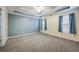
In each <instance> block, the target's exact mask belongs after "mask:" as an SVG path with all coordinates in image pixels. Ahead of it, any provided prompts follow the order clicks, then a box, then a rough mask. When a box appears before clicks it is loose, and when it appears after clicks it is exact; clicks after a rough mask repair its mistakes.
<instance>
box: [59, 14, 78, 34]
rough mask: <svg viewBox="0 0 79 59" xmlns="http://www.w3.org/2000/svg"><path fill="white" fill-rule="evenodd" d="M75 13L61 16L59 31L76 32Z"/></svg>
mask: <svg viewBox="0 0 79 59" xmlns="http://www.w3.org/2000/svg"><path fill="white" fill-rule="evenodd" d="M75 20H76V19H75V14H74V13H72V14H69V15H64V16H59V28H58V31H59V32H63V33H72V34H76V24H75Z"/></svg>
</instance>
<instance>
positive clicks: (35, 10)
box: [7, 6, 78, 17]
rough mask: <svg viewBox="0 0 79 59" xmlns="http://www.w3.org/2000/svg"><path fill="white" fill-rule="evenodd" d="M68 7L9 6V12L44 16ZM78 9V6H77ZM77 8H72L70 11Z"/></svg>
mask: <svg viewBox="0 0 79 59" xmlns="http://www.w3.org/2000/svg"><path fill="white" fill-rule="evenodd" d="M66 7H68V6H7V9H8V12H14V11H18V12H20V13H24V14H27V15H31V16H35V17H36V16H38V17H39V16H44V15H51V14H54V13H56V11H57V10H60V9H62V8H66ZM77 7H78V6H77ZM74 8H76V6H74V7H73V6H71V7H70V9H69V10H72V9H74Z"/></svg>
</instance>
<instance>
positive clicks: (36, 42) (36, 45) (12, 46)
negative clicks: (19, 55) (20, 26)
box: [0, 33, 79, 52]
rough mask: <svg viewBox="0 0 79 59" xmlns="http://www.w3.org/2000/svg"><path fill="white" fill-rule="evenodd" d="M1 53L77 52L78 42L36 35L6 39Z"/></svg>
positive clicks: (0, 49) (40, 34)
mask: <svg viewBox="0 0 79 59" xmlns="http://www.w3.org/2000/svg"><path fill="white" fill-rule="evenodd" d="M0 51H2V52H77V51H79V42H74V41H70V40H66V39H60V38H57V37H53V36H49V35H45V34H42V33H37V34H33V35H27V36H21V37H17V38H10V39H8V41H7V43H6V45H5V46H4V47H0Z"/></svg>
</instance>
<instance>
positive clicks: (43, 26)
mask: <svg viewBox="0 0 79 59" xmlns="http://www.w3.org/2000/svg"><path fill="white" fill-rule="evenodd" d="M42 30H47V19H43V20H42Z"/></svg>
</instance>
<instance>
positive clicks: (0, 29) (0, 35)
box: [0, 14, 1, 39]
mask: <svg viewBox="0 0 79 59" xmlns="http://www.w3.org/2000/svg"><path fill="white" fill-rule="evenodd" d="M0 27H1V14H0ZM0 39H1V28H0Z"/></svg>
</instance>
